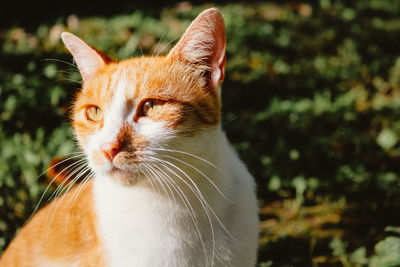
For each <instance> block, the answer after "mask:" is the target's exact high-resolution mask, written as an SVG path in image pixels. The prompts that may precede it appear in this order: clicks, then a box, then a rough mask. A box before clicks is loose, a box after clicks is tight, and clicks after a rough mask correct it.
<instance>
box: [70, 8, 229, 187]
mask: <svg viewBox="0 0 400 267" xmlns="http://www.w3.org/2000/svg"><path fill="white" fill-rule="evenodd" d="M63 40H64V42H65V44H66V45H67V47H68V49H69V50H70V51H71V52H72V54H73V56H74V59H75V61H76V62H77V64H78V67H79V70H80V71H81V73H82V77H83V79H84V84H83V88H82V90H81V91H80V92H79V93H78V95H77V98H76V101H75V103H74V108H73V126H74V130H75V134H76V137H77V139H78V141H79V144H80V146H81V147H82V149H83V150H84V152H85V153H86V155H87V158H88V161H89V164H90V166H91V167H92V169H93V170H94V171H95V172H97V173H104V174H106V175H108V176H111V177H115V178H116V179H118V180H120V181H122V182H123V183H131V182H134V181H135V179H137V177H138V176H140V175H138V172H139V171H140V170H141V168H140V167H141V166H142V167H143V165H146V164H147V163H148V162H151V161H154V159H155V158H156V157H154V156H155V154H156V153H157V151H160V149H163V148H167V147H168V148H171V147H170V146H171V144H173V146H176V145H177V144H178V145H179V144H180V143H181V144H182V145H184V142H187V140H188V139H190V138H191V137H196V136H197V135H199V134H200V133H202V132H204V131H208V130H210V129H211V128H215V127H217V126H218V125H219V120H220V93H219V88H218V87H219V83H220V82H221V81H222V79H223V77H224V66H225V33H224V25H223V21H222V17H221V15H220V13H219V12H218V11H217V10H215V9H209V10H206V11H204V12H203V13H201V14H200V15H199V17H198V18H197V19H196V20H195V21H194V22H193V23H192V24H191V26H190V27H189V28H188V30H187V31H186V33H185V35H184V36H183V37H182V39H181V40H180V41H179V42H178V44H177V45H176V46H175V47H174V48H173V49H172V50H171V52H170V53H169V55H168V56H165V57H159V56H157V57H140V58H134V59H127V60H123V61H121V62H113V61H111V60H109V59H108V58H106V57H105V56H103V55H102V54H100V53H99V52H97V51H96V50H94V49H93V48H91V47H90V46H88V45H87V44H85V43H84V42H83V41H82V40H80V39H79V38H77V37H76V36H73V35H71V34H67V33H65V34H63ZM174 148H175V149H176V147H174ZM178 149H179V148H178Z"/></svg>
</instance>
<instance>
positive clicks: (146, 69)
mask: <svg viewBox="0 0 400 267" xmlns="http://www.w3.org/2000/svg"><path fill="white" fill-rule="evenodd" d="M204 87H205V81H203V79H202V78H201V77H199V74H198V73H196V71H195V70H194V69H192V68H191V67H190V66H188V65H186V64H183V63H180V62H174V61H172V60H170V59H168V58H166V57H140V58H131V59H126V60H123V61H120V62H117V63H112V64H109V65H107V66H105V67H104V68H103V69H102V70H100V71H99V73H98V74H97V75H96V76H95V77H93V79H91V80H90V81H88V83H87V84H85V87H84V94H85V95H88V96H90V97H94V98H96V100H97V101H99V102H108V103H109V104H111V102H112V99H113V98H114V97H115V95H116V94H117V93H118V94H119V96H121V94H122V93H123V95H124V99H126V103H127V104H132V103H134V102H137V101H140V100H141V99H144V98H153V97H156V98H163V99H174V100H177V101H182V102H191V101H193V100H194V98H199V97H201V94H208V92H207V91H206V90H203V89H204Z"/></svg>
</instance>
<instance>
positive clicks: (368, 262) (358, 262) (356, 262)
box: [330, 226, 400, 267]
mask: <svg viewBox="0 0 400 267" xmlns="http://www.w3.org/2000/svg"><path fill="white" fill-rule="evenodd" d="M386 230H387V231H389V232H392V233H395V234H400V228H399V227H393V226H389V227H387V228H386ZM346 247H347V245H346V243H344V242H343V241H342V240H341V239H340V238H334V239H333V240H332V242H331V243H330V248H331V249H332V251H333V255H334V256H336V257H338V258H339V259H340V261H341V262H342V263H343V266H369V267H394V266H399V265H400V237H398V236H387V237H386V238H385V239H383V240H381V241H379V242H378V243H377V244H376V245H375V249H374V254H373V255H372V256H371V257H367V250H366V248H365V247H360V248H358V249H356V250H355V251H353V252H352V253H350V254H348V253H347V252H346Z"/></svg>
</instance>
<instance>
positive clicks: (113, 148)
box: [100, 142, 121, 161]
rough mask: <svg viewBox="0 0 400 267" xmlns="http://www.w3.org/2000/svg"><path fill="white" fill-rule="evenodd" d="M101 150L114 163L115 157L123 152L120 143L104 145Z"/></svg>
mask: <svg viewBox="0 0 400 267" xmlns="http://www.w3.org/2000/svg"><path fill="white" fill-rule="evenodd" d="M100 150H101V151H102V152H103V154H104V156H106V158H108V159H109V160H110V161H113V160H114V158H115V156H116V155H117V154H118V153H119V152H121V146H120V144H119V143H117V142H116V143H104V144H101V145H100Z"/></svg>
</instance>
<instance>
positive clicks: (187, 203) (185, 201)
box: [154, 164, 208, 262]
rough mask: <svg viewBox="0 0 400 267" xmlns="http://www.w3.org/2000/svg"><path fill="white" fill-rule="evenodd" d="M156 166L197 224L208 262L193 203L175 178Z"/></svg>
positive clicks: (197, 230)
mask: <svg viewBox="0 0 400 267" xmlns="http://www.w3.org/2000/svg"><path fill="white" fill-rule="evenodd" d="M154 167H156V168H158V169H159V170H160V172H161V173H162V175H164V177H165V179H166V180H167V181H169V183H170V184H171V186H172V188H173V189H174V190H175V192H176V193H177V194H178V196H179V197H180V199H181V200H182V203H183V204H184V205H185V207H186V209H187V210H188V212H189V215H190V218H191V220H192V222H193V224H194V225H195V228H196V232H197V235H198V237H199V239H200V242H201V244H202V248H203V252H204V255H205V257H206V261H207V262H208V256H207V250H206V247H205V244H204V240H203V237H202V234H201V232H200V226H199V222H198V220H197V218H196V215H195V212H194V209H193V207H192V205H191V204H190V201H189V199H188V198H187V196H186V194H185V193H184V192H183V191H182V189H181V188H180V187H179V185H177V184H176V182H175V181H174V180H173V179H171V178H170V177H169V175H168V174H167V173H165V171H164V170H163V169H162V168H160V167H159V166H158V165H156V164H154ZM180 179H183V178H180ZM188 187H189V188H190V186H188ZM178 190H179V191H178Z"/></svg>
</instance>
